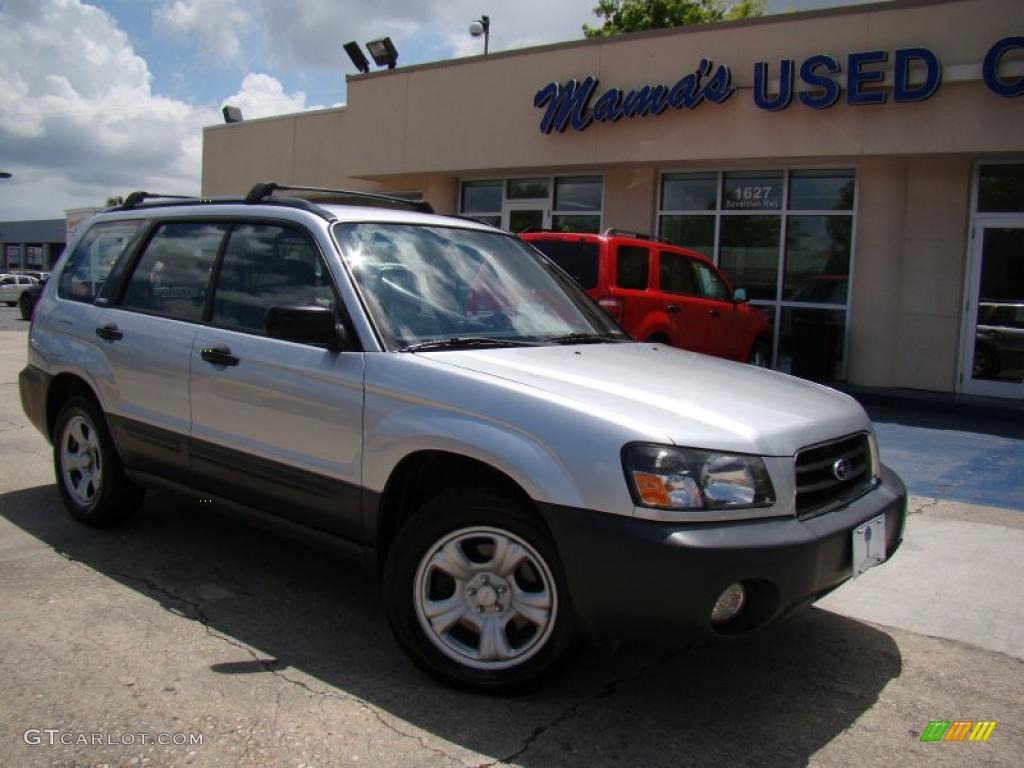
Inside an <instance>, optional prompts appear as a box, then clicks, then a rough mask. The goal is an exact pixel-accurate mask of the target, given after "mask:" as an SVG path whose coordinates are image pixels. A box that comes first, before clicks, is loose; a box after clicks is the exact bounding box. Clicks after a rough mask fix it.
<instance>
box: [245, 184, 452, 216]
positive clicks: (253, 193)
mask: <svg viewBox="0 0 1024 768" xmlns="http://www.w3.org/2000/svg"><path fill="white" fill-rule="evenodd" d="M279 189H280V190H283V191H286V192H328V193H330V194H334V195H340V196H342V197H346V198H351V199H352V204H354V205H359V204H360V203H362V204H364V205H365V204H366V203H378V204H381V203H384V204H386V205H387V206H388V207H397V208H408V209H410V210H413V211H419V212H420V213H433V212H434V208H433V206H432V205H431V204H430V203H428V202H426V201H425V200H409V199H407V198H404V197H395V196H394V195H382V194H379V193H377V192H360V191H358V190H354V189H329V188H327V187H296V186H291V185H286V184H278V183H277V182H274V181H261V182H259V183H258V184H255V185H254V186H253V188H252V189H250V190H249V194H247V195H246V196H245V202H246V204H247V205H254V204H256V203H260V202H263V201H264V200H266V199H267V198H269V197H270V196H271V195H273V194H274V192H275V191H277V190H279Z"/></svg>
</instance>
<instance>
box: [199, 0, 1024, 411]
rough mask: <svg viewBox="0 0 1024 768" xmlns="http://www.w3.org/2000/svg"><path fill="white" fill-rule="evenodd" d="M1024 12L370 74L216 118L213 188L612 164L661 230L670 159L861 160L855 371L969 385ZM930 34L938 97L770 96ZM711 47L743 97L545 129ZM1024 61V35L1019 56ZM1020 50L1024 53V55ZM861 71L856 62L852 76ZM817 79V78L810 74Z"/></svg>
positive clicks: (610, 185)
mask: <svg viewBox="0 0 1024 768" xmlns="http://www.w3.org/2000/svg"><path fill="white" fill-rule="evenodd" d="M1022 32H1024V5H1022V3H1021V0H951V1H950V2H935V3H923V2H914V0H907V1H905V2H899V1H898V2H894V3H887V4H881V5H875V6H869V7H866V8H865V7H857V6H852V7H849V8H844V9H836V10H832V11H827V12H822V13H817V14H790V15H783V16H776V17H769V18H765V19H763V20H759V21H754V22H749V23H747V22H739V23H733V24H725V25H722V24H719V25H708V26H706V27H694V28H690V29H683V30H661V31H657V32H652V33H645V34H641V35H632V36H625V37H619V38H613V39H608V40H599V41H583V42H580V43H571V44H566V45H561V46H549V47H544V48H538V49H528V50H525V51H517V52H510V53H506V54H496V55H492V56H488V57H474V58H470V59H462V60H458V61H454V62H446V63H444V64H441V65H426V66H422V67H411V68H399V69H396V70H393V71H382V72H376V73H373V74H370V75H365V76H355V77H350V78H349V81H348V106H347V107H345V108H343V109H332V110H324V111H321V112H314V113H304V114H300V115H291V116H283V117H280V118H272V119H267V120H255V121H247V122H243V123H240V124H235V125H230V126H212V127H210V128H207V129H206V130H205V131H204V146H203V187H202V188H203V193H204V194H210V195H214V194H225V193H238V192H242V191H245V190H246V189H248V187H249V186H251V185H252V184H253V183H254V182H256V181H260V180H265V179H272V180H275V181H279V182H295V183H305V184H314V185H323V186H344V187H348V188H354V189H360V188H363V189H393V190H401V191H420V192H422V193H423V195H424V198H425V199H426V200H428V201H429V202H431V203H432V204H433V205H434V207H435V208H436V209H437V210H438V211H440V212H445V213H447V212H456V211H457V208H458V194H459V182H460V180H461V179H463V178H501V177H504V176H513V175H530V174H543V175H557V174H560V173H580V172H586V173H594V172H596V173H602V174H603V175H604V209H603V210H604V224H605V226H616V227H621V228H625V229H635V230H639V231H652V229H653V228H654V227H655V226H656V221H655V215H656V208H657V184H658V177H659V173H660V172H662V171H665V170H688V169H699V168H711V169H741V168H769V167H770V168H775V169H779V168H790V167H808V166H810V167H814V166H818V167H821V166H822V165H828V166H844V167H855V168H857V173H858V177H857V178H858V182H857V183H858V204H857V208H858V210H857V227H856V237H855V242H854V246H855V266H854V269H855V272H854V275H853V283H852V297H851V304H850V309H851V318H852V326H851V332H850V339H849V347H848V360H849V363H848V378H849V379H850V381H851V382H853V383H856V384H864V385H874V386H902V387H914V388H922V389H931V390H943V391H953V390H954V389H955V387H956V375H957V356H958V343H959V342H958V339H959V335H960V323H961V304H962V292H963V280H964V273H965V264H966V252H967V248H966V233H967V230H968V224H969V211H968V207H969V195H970V180H971V173H972V168H973V163H974V162H975V161H976V160H977V159H979V158H993V157H1004V158H1005V157H1015V158H1017V159H1019V158H1020V157H1024V130H1022V126H1024V98H1015V99H1008V98H1002V97H999V96H997V95H995V94H993V93H991V92H990V91H989V90H988V89H987V88H986V87H985V86H984V84H983V83H982V82H981V80H980V62H981V60H982V58H983V56H984V54H985V52H986V51H987V50H988V48H989V47H990V46H991V45H992V43H994V42H995V41H996V40H998V39H1000V38H1002V37H1005V36H1007V35H1011V34H1021V33H1022ZM914 45H921V46H924V47H927V48H929V49H930V50H932V51H934V52H935V54H936V55H937V56H938V57H939V59H940V61H941V62H942V66H943V82H942V84H941V85H940V87H939V89H938V91H937V92H936V94H935V95H934V96H933V97H932V98H931V99H929V100H928V101H925V102H920V103H904V104H897V103H893V102H892V101H891V95H890V101H889V103H886V104H883V105H875V106H849V105H847V104H846V103H845V91H844V94H843V97H841V98H840V101H839V102H838V103H837V104H836V105H835V106H833V107H831V108H829V109H825V110H812V109H809V108H807V107H804V106H803V105H802V104H800V103H799V102H798V101H797V100H796V99H795V98H794V101H793V103H792V104H791V105H790V106H789V107H788V108H787V109H785V110H782V111H779V112H766V111H763V110H760V109H758V108H756V106H755V105H754V103H753V99H752V94H751V84H752V73H753V65H754V62H755V61H758V60H765V61H768V62H769V63H770V65H771V67H772V71H773V72H776V71H777V67H778V61H779V59H781V58H792V59H794V60H796V63H797V67H799V64H800V62H801V61H802V60H803V59H804V58H805V57H807V56H809V55H813V54H817V53H821V52H823V51H826V52H828V53H830V54H831V55H833V56H835V57H836V58H837V59H838V60H839V61H841V62H842V64H843V69H844V71H845V69H846V61H845V59H846V56H847V55H848V54H850V53H853V52H857V51H866V50H870V49H882V50H886V51H888V52H889V54H890V60H891V58H892V51H893V50H894V49H896V48H900V47H909V46H914ZM702 56H707V57H710V58H712V59H713V60H715V61H716V62H720V63H725V64H728V65H729V66H730V68H731V70H732V73H733V81H734V83H735V84H736V85H737V86H738V90H737V92H736V93H735V94H734V95H733V96H732V97H731V98H730V99H729V100H728V101H727V102H725V103H724V104H702V105H701V106H699V107H698V108H696V109H694V110H682V111H675V110H671V109H669V110H667V111H666V112H665V113H663V114H662V115H660V116H658V117H650V116H648V117H643V118H627V119H622V120H620V121H619V122H617V123H613V124H594V125H592V126H590V127H589V128H588V129H587V130H585V131H583V132H576V131H571V130H570V131H567V132H566V133H564V134H557V133H553V134H550V135H544V134H541V133H540V131H539V130H538V125H539V122H540V119H541V116H542V111H541V110H539V109H536V108H535V107H534V106H533V97H534V94H535V93H536V91H537V90H538V89H539V88H541V87H542V86H544V85H545V84H547V83H549V82H551V81H557V82H564V81H566V80H568V79H569V78H578V79H582V78H583V77H585V76H587V75H595V76H597V77H598V78H599V79H600V87H599V89H598V92H602V91H603V90H604V89H605V88H609V87H618V88H623V89H629V88H631V87H637V86H642V85H644V84H653V83H658V82H662V83H665V84H666V85H671V84H673V83H674V82H675V81H676V80H677V79H678V78H679V77H680V76H682V75H683V74H686V73H687V72H690V71H692V70H693V69H694V68H695V67H696V64H697V61H698V60H699V59H700V58H701V57H702ZM1004 67H1005V68H1009V69H1010V70H1012V71H1014V72H1024V52H1014V53H1012V54H1009V55H1007V56H1006V57H1005V59H1004ZM1014 68H1016V69H1014ZM841 82H842V84H843V86H844V88H845V81H841ZM797 89H798V90H799V89H800V85H799V83H797Z"/></svg>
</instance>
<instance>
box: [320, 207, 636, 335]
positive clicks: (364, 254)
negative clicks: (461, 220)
mask: <svg viewBox="0 0 1024 768" xmlns="http://www.w3.org/2000/svg"><path fill="white" fill-rule="evenodd" d="M334 233H335V237H337V239H338V244H339V245H340V246H341V251H342V256H343V258H344V259H345V262H346V263H347V265H348V268H349V271H350V272H351V274H352V277H353V279H354V280H355V282H356V285H357V286H358V288H359V291H360V293H361V294H362V296H363V299H364V302H365V304H366V307H367V310H368V311H369V313H370V315H371V318H372V320H373V321H374V323H375V324H376V326H377V328H378V330H379V331H380V333H381V335H382V336H383V338H384V341H385V344H386V346H388V347H389V348H390V349H405V348H408V347H414V346H416V345H423V344H424V343H425V342H431V343H435V342H449V344H448V346H457V345H459V344H465V345H466V346H471V345H479V344H482V343H484V342H486V343H493V344H494V345H495V346H499V345H511V344H539V343H549V342H550V343H555V342H558V343H569V342H582V341H591V342H593V341H603V340H607V341H627V340H628V339H629V337H628V336H627V335H626V334H625V332H623V331H622V330H621V329H620V328H619V327H618V326H617V325H616V324H615V322H614V321H613V320H612V319H611V318H610V317H609V316H608V315H607V314H606V313H605V312H604V311H603V310H602V309H601V308H600V307H598V306H597V305H596V304H595V303H594V302H593V301H591V299H590V298H589V297H588V296H587V295H586V294H585V293H583V291H582V290H580V288H579V287H578V286H577V285H576V284H575V283H574V282H573V281H572V280H571V279H570V278H569V277H568V276H566V275H565V273H563V272H562V271H561V270H559V269H558V268H556V267H555V266H554V265H553V264H551V263H550V262H549V261H547V260H546V259H544V257H543V256H541V255H540V254H538V253H537V252H536V251H534V250H533V249H531V248H530V247H529V246H527V245H526V244H525V243H523V242H522V241H521V240H519V239H517V238H514V237H511V236H509V235H502V234H499V233H496V232H481V231H477V230H471V229H460V228H456V227H433V226H421V225H414V224H387V223H384V224H381V223H359V224H338V225H336V226H335V228H334Z"/></svg>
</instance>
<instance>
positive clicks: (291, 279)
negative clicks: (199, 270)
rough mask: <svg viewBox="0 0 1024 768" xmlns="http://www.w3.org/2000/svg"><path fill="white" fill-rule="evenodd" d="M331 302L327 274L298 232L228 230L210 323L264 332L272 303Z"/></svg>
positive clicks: (258, 227) (252, 227) (264, 227)
mask: <svg viewBox="0 0 1024 768" xmlns="http://www.w3.org/2000/svg"><path fill="white" fill-rule="evenodd" d="M334 303H335V302H334V290H333V288H332V287H331V283H330V279H329V278H328V276H327V274H326V271H325V269H324V267H323V264H322V263H321V261H320V258H319V257H318V255H317V252H316V249H315V248H314V247H313V245H312V243H310V242H309V240H308V239H307V238H306V237H305V236H304V235H302V234H301V233H299V232H297V231H295V230H292V229H288V228H285V227H279V226H275V225H269V224H247V225H243V226H236V227H235V228H234V229H233V230H232V232H231V239H230V240H228V246H227V249H226V250H225V251H224V260H223V261H222V263H221V267H220V273H219V274H218V277H217V289H216V293H215V294H214V298H213V317H212V318H211V321H212V322H213V323H214V324H215V325H220V326H224V327H226V328H232V329H237V330H243V331H250V332H253V333H264V331H265V330H266V324H265V323H266V314H267V310H268V309H270V307H272V306H275V305H282V306H319V307H327V308H329V309H334Z"/></svg>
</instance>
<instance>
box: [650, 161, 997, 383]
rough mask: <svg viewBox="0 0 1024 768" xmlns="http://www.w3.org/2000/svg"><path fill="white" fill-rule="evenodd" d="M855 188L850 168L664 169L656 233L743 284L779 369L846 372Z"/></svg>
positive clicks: (823, 375) (818, 374)
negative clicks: (768, 333) (765, 323)
mask: <svg viewBox="0 0 1024 768" xmlns="http://www.w3.org/2000/svg"><path fill="white" fill-rule="evenodd" d="M1002 183H1003V184H1004V185H1005V184H1006V183H1015V182H1006V181H1005V180H1003V181H1002ZM855 188H856V175H855V173H854V171H853V170H852V169H838V170H836V169H813V170H792V171H726V172H704V173H665V174H662V176H661V189H660V195H659V209H658V232H659V234H660V235H661V236H662V237H664V238H665V239H667V240H668V241H669V242H672V243H674V244H676V245H681V246H683V247H685V248H691V249H693V250H695V251H698V252H700V253H703V254H704V255H706V256H708V257H710V258H711V259H713V260H714V262H715V263H716V264H718V266H719V267H720V268H721V269H722V271H723V272H724V273H725V274H726V275H727V276H728V277H729V279H730V280H731V281H732V282H733V284H734V285H735V286H736V287H739V288H745V289H746V291H747V295H748V296H749V297H750V299H751V301H752V303H753V304H755V305H757V306H758V307H759V308H760V309H761V310H762V311H763V312H764V313H765V314H766V315H767V316H768V319H769V321H770V322H771V325H772V329H773V344H772V350H773V365H774V366H775V367H776V368H779V369H781V370H784V371H788V372H791V373H794V374H796V375H800V376H805V377H807V378H812V379H819V380H834V379H842V378H844V376H845V373H846V330H847V326H848V316H849V276H850V272H851V267H852V262H853V249H852V244H853V230H854V193H855Z"/></svg>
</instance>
